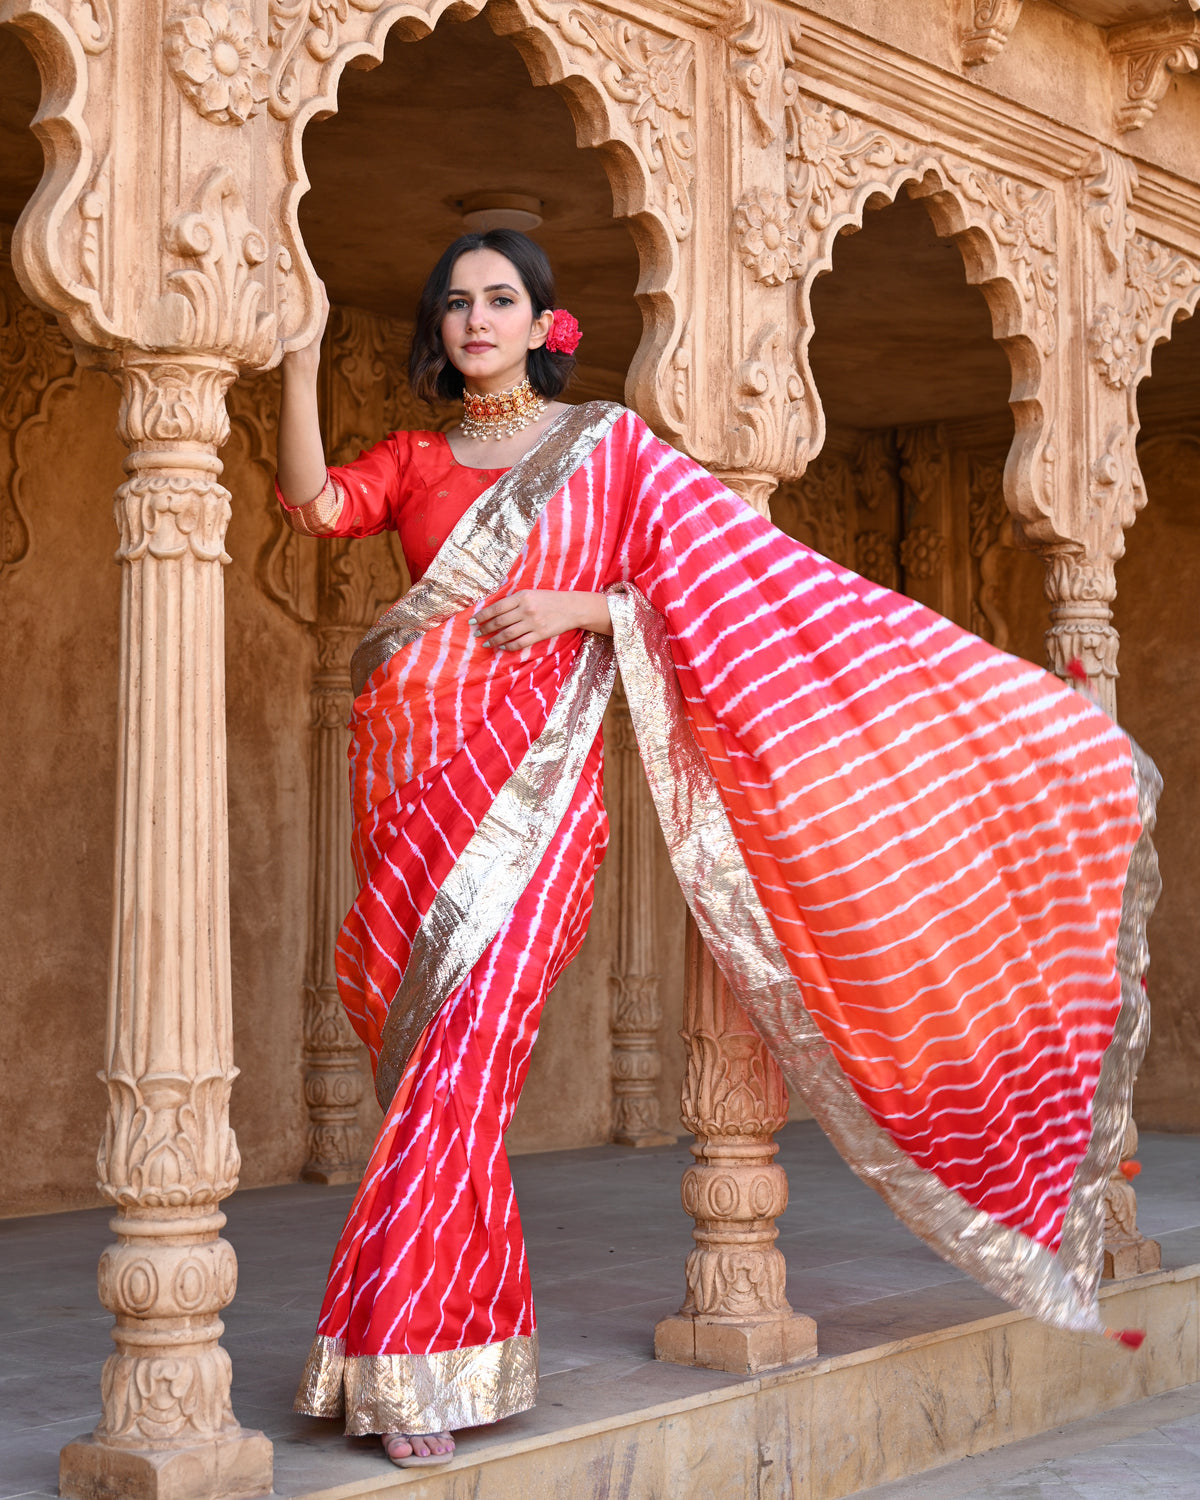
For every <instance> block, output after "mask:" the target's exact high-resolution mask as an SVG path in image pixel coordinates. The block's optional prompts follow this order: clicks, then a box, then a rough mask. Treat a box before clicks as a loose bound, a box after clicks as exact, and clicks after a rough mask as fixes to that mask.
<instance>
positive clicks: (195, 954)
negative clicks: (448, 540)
mask: <svg viewBox="0 0 1200 1500" xmlns="http://www.w3.org/2000/svg"><path fill="white" fill-rule="evenodd" d="M121 373H122V382H123V399H122V403H121V415H120V428H121V433H122V436H123V437H124V438H125V441H126V442H127V443H128V445H129V448H130V452H129V456H128V458H127V459H126V462H125V469H126V473H127V474H128V476H129V477H128V478H127V479H126V481H125V483H124V484H122V485H121V487H120V489H118V491H117V496H116V519H117V526H118V528H119V530H120V536H121V541H120V548H119V552H118V557H119V559H120V561H121V563H122V571H123V582H122V600H121V683H120V730H121V734H120V751H119V756H120V760H119V770H118V775H119V781H118V815H117V870H116V898H115V899H116V917H115V922H114V930H113V953H112V969H111V992H110V1000H109V1009H108V1030H107V1043H106V1063H105V1071H104V1075H103V1076H104V1080H105V1083H106V1084H107V1088H108V1096H109V1108H108V1120H107V1125H106V1128H105V1134H104V1139H103V1141H102V1143H101V1147H100V1154H99V1162H98V1165H99V1173H100V1186H101V1189H102V1190H103V1192H104V1193H105V1195H106V1196H107V1197H108V1198H109V1199H110V1200H111V1201H112V1202H113V1203H114V1204H115V1205H116V1207H117V1214H116V1217H115V1218H114V1219H113V1221H112V1228H113V1232H114V1233H115V1234H116V1236H117V1243H116V1244H115V1245H112V1246H110V1247H109V1248H108V1249H107V1250H106V1251H105V1252H104V1254H103V1256H102V1258H101V1261H100V1274H99V1286H100V1299H101V1301H102V1302H103V1303H104V1305H105V1307H107V1308H108V1309H109V1310H110V1311H111V1312H112V1313H113V1314H114V1315H115V1317H116V1323H115V1326H114V1327H113V1330H112V1337H113V1342H114V1343H115V1344H116V1352H115V1353H113V1354H111V1355H110V1356H109V1358H108V1360H107V1362H106V1364H105V1366H104V1373H103V1377H102V1382H101V1389H102V1397H103V1415H102V1416H101V1418H100V1423H99V1426H98V1427H97V1428H96V1430H95V1432H94V1433H92V1434H91V1435H90V1436H88V1437H85V1438H80V1439H79V1440H78V1441H76V1442H73V1443H71V1444H69V1445H68V1446H67V1447H66V1448H64V1449H63V1452H62V1459H61V1471H60V1480H59V1482H60V1492H61V1493H62V1494H63V1495H65V1496H73V1497H80V1500H83V1497H88V1500H92V1497H101V1496H103V1497H111V1496H116V1495H121V1496H137V1497H147V1500H157V1497H163V1500H166V1497H170V1500H202V1497H205V1500H206V1497H209V1496H213V1497H215V1496H218V1495H220V1496H228V1495H250V1494H256V1493H259V1492H261V1491H264V1490H269V1489H270V1488H271V1445H270V1443H269V1442H268V1441H267V1439H266V1438H265V1437H264V1436H263V1435H262V1433H259V1432H248V1431H245V1430H244V1429H243V1428H241V1427H240V1426H239V1425H238V1422H237V1419H236V1418H235V1417H234V1415H233V1410H232V1407H231V1405H230V1397H229V1386H230V1363H229V1356H228V1355H227V1354H226V1353H225V1351H224V1349H222V1348H221V1346H220V1343H219V1342H218V1340H219V1339H220V1336H221V1333H222V1331H223V1324H222V1323H221V1320H220V1317H219V1316H218V1315H219V1313H220V1311H221V1309H222V1308H223V1307H225V1306H226V1305H227V1304H228V1303H229V1301H230V1300H231V1298H232V1297H233V1294H234V1289H235V1287H236V1285H237V1262H236V1259H235V1257H234V1253H233V1249H232V1247H231V1246H230V1245H229V1244H228V1243H227V1242H226V1241H225V1240H223V1239H221V1238H220V1232H221V1229H222V1227H223V1226H224V1224H225V1216H224V1214H223V1213H221V1211H220V1208H219V1204H220V1202H221V1200H222V1199H223V1198H226V1197H228V1195H229V1194H230V1193H231V1192H233V1190H234V1187H235V1186H236V1184H237V1176H238V1170H239V1167H240V1160H239V1157H238V1150H237V1144H236V1142H235V1140H234V1135H233V1131H232V1130H231V1129H230V1125H229V1091H230V1085H231V1084H232V1082H233V1079H234V1077H235V1075H236V1071H237V1070H236V1069H235V1068H234V1066H233V1040H232V1013H231V1005H230V977H229V914H228V908H229V880H228V849H227V827H226V822H227V818H226V789H225V703H224V696H225V674H224V630H223V598H222V588H223V581H222V573H221V567H222V564H223V563H225V562H227V561H228V558H227V557H226V554H225V551H224V545H223V543H224V537H225V529H226V525H227V523H228V520H229V513H230V505H229V494H228V492H227V491H226V490H225V489H223V488H222V486H221V485H220V484H219V483H218V482H217V478H218V475H219V474H220V472H221V464H220V461H219V460H218V458H217V453H216V450H217V448H218V447H219V445H220V444H221V443H222V442H223V441H224V440H225V437H226V435H227V431H228V423H227V419H226V415H225V402H224V395H225V391H226V389H227V388H228V385H229V383H230V381H231V380H232V378H233V374H234V369H233V366H232V365H231V364H230V363H228V362H226V361H223V360H221V359H219V358H217V357H213V356H204V355H182V354H181V355H175V356H150V355H147V354H143V353H137V352H134V353H130V354H127V355H126V356H125V360H124V364H123V368H122V372H121Z"/></svg>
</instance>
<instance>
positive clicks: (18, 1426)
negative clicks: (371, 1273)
mask: <svg viewBox="0 0 1200 1500" xmlns="http://www.w3.org/2000/svg"><path fill="white" fill-rule="evenodd" d="M781 1144H782V1150H781V1157H782V1159H783V1162H784V1165H785V1166H786V1168H787V1171H788V1176H789V1179H790V1183H791V1203H792V1206H791V1208H790V1209H789V1210H788V1212H787V1214H786V1215H785V1217H784V1218H783V1220H782V1221H781V1225H780V1228H781V1235H780V1243H781V1246H782V1248H783V1250H784V1253H785V1255H786V1257H787V1261H788V1273H789V1275H788V1291H789V1296H790V1298H791V1301H792V1304H793V1306H794V1307H795V1308H796V1310H797V1311H803V1312H805V1313H808V1314H811V1315H812V1316H814V1317H815V1318H816V1319H817V1323H818V1329H819V1338H820V1355H819V1357H818V1358H817V1359H816V1360H813V1361H809V1362H807V1363H805V1364H801V1365H798V1366H794V1367H791V1368H789V1369H786V1370H782V1371H778V1372H775V1373H773V1374H770V1375H767V1376H760V1377H757V1378H746V1379H738V1378H735V1377H732V1376H730V1375H726V1374H722V1373H719V1372H714V1371H708V1370H698V1369H686V1368H682V1367H679V1366H672V1365H666V1364H662V1363H657V1362H655V1361H654V1360H653V1358H652V1357H651V1353H652V1346H653V1336H654V1326H655V1323H656V1322H657V1321H658V1319H660V1318H661V1317H663V1316H664V1315H665V1314H668V1313H670V1312H672V1311H674V1309H675V1308H676V1307H677V1306H678V1303H679V1299H680V1297H681V1295H682V1289H683V1275H682V1266H683V1259H684V1256H685V1255H686V1252H687V1249H688V1246H689V1243H690V1235H689V1226H690V1221H689V1220H688V1219H686V1218H685V1217H684V1215H683V1213H682V1210H681V1209H680V1207H679V1200H678V1183H679V1177H680V1173H681V1171H682V1168H683V1166H684V1165H685V1163H686V1162H687V1161H688V1160H689V1159H690V1158H689V1157H688V1154H687V1152H686V1151H685V1150H684V1149H683V1147H682V1146H675V1147H664V1148H658V1149H654V1150H650V1151H641V1152H632V1151H627V1150H624V1149H621V1148H610V1147H605V1148H597V1149H595V1150H590V1151H580V1152H562V1153H553V1154H548V1155H541V1156H527V1157H520V1158H517V1159H516V1160H515V1161H514V1163H513V1166H514V1175H515V1177H516V1180H517V1190H518V1194H519V1197H520V1202H521V1208H522V1217H523V1220H524V1222H525V1227H526V1234H527V1238H528V1243H529V1250H530V1259H531V1263H532V1269H533V1278H534V1289H535V1296H536V1299H537V1306H538V1318H539V1325H540V1331H541V1340H542V1373H543V1380H542V1389H541V1396H540V1399H539V1403H538V1406H537V1408H536V1409H535V1410H534V1411H532V1412H528V1413H526V1414H524V1415H523V1416H521V1417H518V1418H514V1419H513V1420H511V1421H509V1422H506V1423H503V1424H501V1425H500V1426H498V1427H494V1428H484V1429H479V1430H477V1431H475V1432H469V1433H465V1434H463V1435H462V1437H461V1441H460V1455H459V1457H458V1458H457V1459H456V1461H455V1463H454V1465H453V1467H452V1468H451V1469H449V1470H444V1471H437V1472H435V1473H434V1474H429V1473H428V1472H424V1473H422V1472H421V1471H406V1472H405V1471H400V1470H396V1469H393V1468H391V1466H389V1465H388V1464H386V1462H385V1460H384V1459H383V1456H382V1453H381V1451H380V1448H379V1445H378V1444H377V1443H376V1442H375V1441H373V1440H367V1439H346V1438H344V1437H343V1436H342V1435H341V1434H340V1433H339V1432H338V1431H337V1429H336V1428H335V1427H334V1426H333V1424H330V1423H324V1422H319V1421H315V1420H311V1419H306V1418H300V1417H295V1416H293V1415H292V1414H291V1412H290V1409H289V1408H290V1403H291V1396H292V1392H293V1390H294V1385H295V1380H296V1377H297V1375H298V1372H299V1369H300V1366H301V1364H302V1363H303V1358H304V1354H305V1351H306V1349H307V1345H308V1341H309V1338H310V1336H311V1332H312V1323H313V1319H314V1317H315V1312H316V1307H317V1303H318V1302H319V1299H320V1293H321V1286H322V1281H323V1277H324V1271H325V1266H326V1263H327V1260H328V1256H329V1253H330V1251H331V1249H332V1246H333V1242H334V1239H335V1237H336V1234H337V1230H338V1228H339V1227H340V1222H341V1217H342V1215H343V1214H344V1212H345V1209H346V1206H347V1204H348V1201H349V1197H350V1190H349V1189H347V1188H336V1187H335V1188H327V1187H315V1186H308V1185H296V1186H293V1187H285V1188H273V1189H264V1190H261V1191H257V1192H248V1193H244V1194H239V1195H237V1196H236V1197H235V1198H234V1199H233V1200H231V1202H230V1205H229V1210H230V1230H229V1234H230V1237H231V1239H232V1240H233V1243H234V1245H235V1246H236V1248H237V1251H238V1255H239V1257H240V1261H241V1290H240V1291H239V1294H238V1297H237V1299H236V1301H235V1303H234V1305H233V1307H232V1308H231V1309H230V1310H229V1314H228V1316H227V1319H226V1322H227V1325H228V1333H227V1336H226V1338H225V1341H224V1342H225V1344H226V1347H227V1348H228V1349H229V1351H230V1354H231V1355H232V1358H233V1362H234V1404H235V1409H236V1411H237V1414H238V1416H239V1418H240V1420H241V1421H242V1422H243V1423H245V1424H246V1425H247V1426H250V1427H256V1428H261V1429H263V1430H264V1431H265V1432H266V1433H267V1435H268V1436H269V1437H270V1438H271V1439H272V1440H273V1442H274V1444H275V1486H276V1493H277V1494H279V1495H281V1496H286V1497H289V1500H299V1497H316V1496H320V1497H322V1500H334V1497H338V1500H342V1497H345V1500H349V1497H351V1496H356V1495H364V1496H366V1495H371V1496H381V1497H382V1496H387V1495H389V1494H393V1493H394V1494H396V1495H401V1494H403V1496H404V1500H427V1497H429V1500H432V1497H434V1496H437V1497H439V1500H463V1497H466V1496H470V1497H471V1500H500V1497H509V1496H519V1497H520V1500H541V1497H542V1496H548V1495H551V1494H562V1495H569V1496H571V1497H572V1500H590V1497H592V1496H597V1497H599V1496H614V1495H620V1496H622V1497H623V1500H640V1497H650V1496H654V1497H655V1500H675V1497H678V1500H704V1497H708V1496H712V1497H714V1500H726V1497H738V1500H740V1497H741V1496H742V1495H743V1494H745V1495H753V1496H755V1497H761V1500H766V1497H772V1500H773V1497H776V1496H778V1497H779V1500H784V1497H792V1496H795V1497H797V1500H818V1497H830V1500H832V1497H835V1496H842V1495H849V1494H853V1493H855V1492H856V1491H857V1490H860V1489H862V1488H864V1487H866V1486H869V1485H874V1484H877V1483H880V1482H881V1481H884V1480H887V1479H891V1478H895V1477H897V1476H900V1475H905V1474H912V1473H917V1472H920V1471H921V1470H924V1469H928V1468H930V1467H931V1466H933V1465H938V1464H943V1463H946V1462H949V1461H950V1460H952V1459H954V1458H956V1457H959V1456H960V1455H962V1454H967V1453H981V1452H985V1451H987V1450H989V1449H991V1448H994V1447H996V1446H998V1445H1000V1444H1004V1443H1008V1442H1012V1441H1015V1440H1017V1439H1020V1438H1024V1437H1028V1436H1029V1435H1031V1434H1033V1433H1037V1432H1041V1431H1045V1430H1047V1429H1048V1428H1052V1427H1055V1426H1057V1425H1059V1424H1061V1423H1064V1422H1068V1421H1071V1420H1074V1419H1076V1418H1079V1417H1085V1416H1090V1415H1093V1414H1095V1413H1097V1412H1101V1411H1105V1410H1110V1409H1112V1408H1114V1407H1117V1406H1121V1405H1124V1404H1126V1403H1128V1402H1131V1401H1136V1400H1138V1399H1139V1398H1141V1397H1143V1396H1147V1395H1150V1394H1153V1393H1155V1392H1158V1391H1164V1390H1170V1389H1173V1388H1175V1387H1178V1386H1181V1385H1184V1384H1186V1383H1189V1382H1193V1381H1196V1380H1198V1379H1200V1264H1198V1263H1200V1187H1198V1181H1197V1179H1198V1175H1200V1174H1198V1172H1197V1167H1198V1166H1200V1141H1198V1140H1195V1139H1192V1138H1188V1137H1170V1136H1157V1137H1156V1136H1146V1137H1145V1138H1144V1139H1143V1143H1142V1150H1141V1160H1142V1162H1143V1166H1144V1171H1143V1172H1142V1175H1141V1176H1140V1177H1139V1179H1138V1188H1139V1205H1140V1215H1141V1221H1142V1224H1143V1227H1144V1229H1145V1230H1146V1232H1147V1233H1151V1234H1154V1235H1155V1237H1156V1238H1158V1239H1159V1240H1161V1242H1162V1245H1163V1258H1164V1266H1165V1267H1166V1269H1165V1270H1164V1271H1163V1272H1162V1273H1160V1274H1158V1275H1153V1276H1149V1277H1144V1278H1141V1279H1140V1280H1138V1281H1137V1282H1135V1283H1125V1284H1124V1285H1123V1286H1121V1287H1117V1288H1112V1289H1110V1290H1109V1291H1108V1292H1107V1293H1106V1317H1107V1319H1108V1321H1109V1323H1110V1324H1112V1325H1113V1326H1117V1327H1126V1326H1138V1327H1145V1328H1146V1329H1147V1339H1146V1342H1145V1344H1144V1345H1143V1347H1142V1349H1141V1350H1140V1351H1138V1352H1137V1353H1130V1352H1129V1351H1127V1350H1125V1349H1123V1348H1121V1347H1119V1346H1117V1345H1114V1344H1112V1343H1110V1342H1108V1341H1106V1340H1102V1339H1087V1340H1084V1339H1077V1338H1071V1337H1067V1336H1064V1335H1059V1334H1054V1333H1052V1332H1050V1331H1048V1330H1045V1329H1042V1328H1041V1327H1039V1326H1037V1325H1035V1324H1032V1323H1030V1322H1029V1321H1028V1320H1027V1319H1024V1318H1021V1317H1019V1316H1018V1315H1015V1314H1013V1313H1011V1312H1008V1311H1005V1310H1004V1309H1003V1308H1002V1307H1001V1305H1000V1304H999V1303H997V1302H996V1301H995V1300H994V1299H993V1298H990V1297H988V1296H987V1295H986V1294H985V1293H983V1292H981V1291H980V1290H979V1289H978V1288H976V1287H975V1286H974V1285H973V1283H971V1282H969V1281H967V1280H965V1279H964V1278H963V1277H961V1276H960V1275H958V1274H957V1273H956V1272H954V1271H953V1270H951V1268H950V1267H948V1266H946V1265H944V1264H943V1263H942V1262H941V1261H940V1260H938V1259H937V1257H935V1256H934V1255H933V1254H932V1253H931V1252H929V1251H928V1250H926V1249H925V1247H924V1246H923V1245H921V1244H919V1243H918V1242H917V1241H916V1240H914V1239H913V1238H912V1237H911V1236H910V1235H909V1234H908V1233H907V1231H906V1230H904V1229H903V1228H902V1227H901V1226H900V1225H898V1224H897V1223H896V1222H895V1220H894V1219H893V1218H892V1216H891V1214H890V1213H889V1212H888V1210H887V1209H886V1207H885V1206H884V1205H883V1203H882V1202H881V1201H880V1200H879V1199H878V1198H877V1197H876V1196H875V1194H874V1193H872V1192H871V1191H870V1190H869V1189H867V1188H865V1187H863V1186H862V1185H861V1184H860V1183H858V1182H857V1181H856V1180H855V1179H854V1178H853V1177H852V1176H851V1174H850V1173H849V1172H848V1171H847V1170H846V1168H845V1167H844V1166H843V1165H842V1164H841V1163H840V1162H839V1161H838V1160H837V1158H836V1156H835V1155H834V1153H833V1152H832V1150H831V1148H830V1147H829V1146H828V1145H827V1143H826V1142H825V1141H824V1139H823V1138H822V1137H821V1135H820V1133H819V1131H818V1130H817V1129H816V1127H815V1126H814V1125H812V1124H811V1123H805V1124H797V1125H791V1126H789V1127H787V1129H786V1130H785V1131H784V1132H783V1133H782V1137H781ZM105 1220H106V1215H105V1214H104V1213H103V1212H95V1213H93V1212H86V1213H81V1214H74V1215H59V1216H55V1217H48V1218H43V1219H25V1220H10V1221H7V1222H4V1223H0V1317H2V1318H3V1324H4V1327H5V1329H6V1338H5V1341H4V1343H3V1344H0V1394H3V1396H4V1400H3V1402H2V1403H0V1500H12V1497H15V1496H18V1495H20V1496H26V1497H35V1496H37V1497H40V1496H49V1495H53V1493H54V1490H55V1474H56V1467H57V1454H58V1450H59V1448H60V1447H61V1446H62V1445H63V1443H64V1442H67V1441H69V1440H70V1439H71V1438H74V1437H76V1436H78V1435H79V1434H80V1433H82V1432H85V1431H86V1430H87V1429H88V1428H89V1426H90V1425H91V1423H93V1422H94V1421H95V1419H96V1415H97V1408H98V1398H97V1386H98V1378H99V1368H100V1364H101V1362H102V1360H103V1358H104V1355H105V1354H106V1353H107V1350H108V1348H109V1347H110V1346H109V1343H108V1338H107V1326H108V1319H107V1316H106V1315H105V1314H104V1312H103V1309H102V1308H100V1306H99V1304H98V1303H97V1302H96V1301H95V1264H96V1259H97V1257H98V1254H99V1251H100V1248H101V1247H102V1246H103V1244H104V1243H105V1242H106V1240H107V1237H108V1235H107V1229H106V1226H105Z"/></svg>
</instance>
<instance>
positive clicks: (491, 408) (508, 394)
mask: <svg viewBox="0 0 1200 1500" xmlns="http://www.w3.org/2000/svg"><path fill="white" fill-rule="evenodd" d="M545 410H546V398H545V397H544V396H539V395H538V393H537V392H536V391H535V390H534V388H533V387H532V386H531V385H530V384H529V379H528V377H526V378H525V379H524V380H522V382H521V383H520V385H514V386H513V388H512V389H511V390H509V391H498V392H497V393H496V394H495V395H494V396H473V395H472V394H471V392H470V391H464V392H463V419H462V429H461V430H462V435H463V437H469V438H478V439H479V441H480V442H481V443H486V442H487V441H488V439H489V438H495V439H496V441H497V442H499V441H500V439H501V438H506V437H512V436H513V435H514V434H515V433H518V432H520V431H522V429H524V428H526V427H528V426H529V424H530V422H536V421H537V419H538V418H539V417H540V416H541V414H542V413H543V412H544V411H545Z"/></svg>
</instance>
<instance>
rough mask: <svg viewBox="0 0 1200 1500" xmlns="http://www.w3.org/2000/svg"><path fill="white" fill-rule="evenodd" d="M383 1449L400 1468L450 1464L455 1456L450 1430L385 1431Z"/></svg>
mask: <svg viewBox="0 0 1200 1500" xmlns="http://www.w3.org/2000/svg"><path fill="white" fill-rule="evenodd" d="M383 1451H384V1452H385V1453H386V1454H387V1456H388V1457H389V1458H390V1459H391V1461H392V1462H393V1463H394V1464H395V1465H396V1467H397V1468H398V1469H417V1468H427V1467H431V1466H432V1465H434V1464H448V1463H449V1462H450V1460H451V1459H452V1458H453V1457H454V1438H453V1437H452V1436H451V1434H450V1433H448V1432H385V1433H384V1434H383Z"/></svg>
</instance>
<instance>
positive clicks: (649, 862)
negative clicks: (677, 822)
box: [606, 679, 676, 1146]
mask: <svg viewBox="0 0 1200 1500" xmlns="http://www.w3.org/2000/svg"><path fill="white" fill-rule="evenodd" d="M611 713H612V716H611V719H610V731H611V732H610V733H609V735H608V739H607V742H606V748H607V750H608V754H609V768H610V769H609V778H608V779H609V785H610V787H611V788H612V790H613V793H614V794H615V795H614V797H613V803H614V809H613V810H614V813H615V818H614V820H613V821H614V825H615V826H614V834H615V842H616V845H617V848H616V856H617V892H618V894H617V901H618V903H619V905H618V908H617V953H616V966H615V969H614V972H613V973H612V974H611V975H610V977H609V981H608V984H609V990H610V993H611V995H612V1045H613V1057H612V1067H613V1125H612V1138H613V1140H614V1141H615V1142H616V1144H617V1145H618V1146H669V1145H671V1144H673V1143H674V1141H675V1139H676V1138H675V1136H673V1135H669V1134H668V1133H667V1132H666V1131H665V1130H664V1129H663V1128H662V1125H661V1123H660V1120H659V1109H658V1089H657V1081H658V1075H659V1073H660V1072H661V1071H662V1059H661V1057H660V1056H659V1051H658V1033H659V1028H660V1027H661V1025H662V1011H661V1009H660V1007H659V1003H658V993H659V991H658V984H659V979H658V931H657V924H656V923H655V920H654V827H655V813H654V803H653V801H652V800H651V797H650V791H649V788H648V787H647V786H646V778H645V777H644V776H643V775H642V763H641V759H640V758H639V756H638V747H637V738H636V736H635V734H634V732H633V723H632V721H631V720H630V717H629V704H628V702H627V700H626V698H625V690H624V688H623V687H621V685H620V681H619V679H618V684H617V690H616V692H615V694H614V695H613V704H612V711H611Z"/></svg>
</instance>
